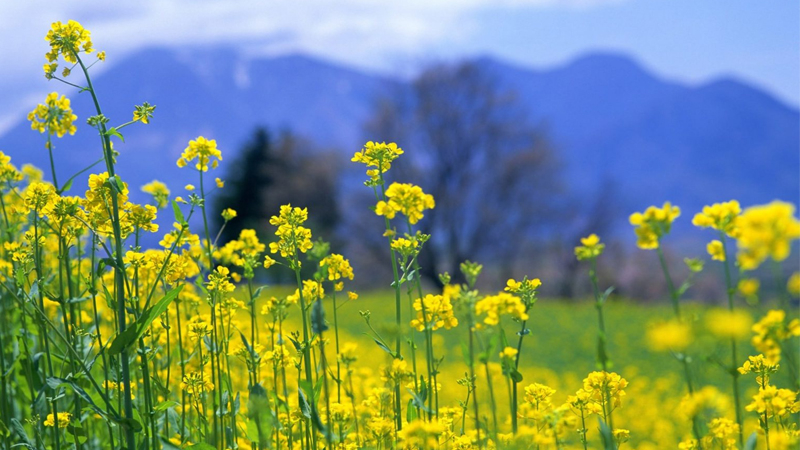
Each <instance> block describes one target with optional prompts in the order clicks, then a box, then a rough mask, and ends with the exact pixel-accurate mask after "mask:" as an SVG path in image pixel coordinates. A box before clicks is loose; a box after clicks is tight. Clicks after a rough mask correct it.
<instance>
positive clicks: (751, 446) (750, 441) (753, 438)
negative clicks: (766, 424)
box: [742, 431, 758, 450]
mask: <svg viewBox="0 0 800 450" xmlns="http://www.w3.org/2000/svg"><path fill="white" fill-rule="evenodd" d="M757 442H758V436H757V435H756V433H755V431H754V432H753V433H752V434H751V435H750V437H748V438H747V441H745V443H744V447H742V449H743V450H755V448H756V443H757Z"/></svg>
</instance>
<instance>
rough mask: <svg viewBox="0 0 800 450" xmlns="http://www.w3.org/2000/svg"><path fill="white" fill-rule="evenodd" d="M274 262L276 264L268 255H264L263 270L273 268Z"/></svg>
mask: <svg viewBox="0 0 800 450" xmlns="http://www.w3.org/2000/svg"><path fill="white" fill-rule="evenodd" d="M276 262H277V261H275V260H274V259H272V258H270V256H269V255H264V268H265V269H269V268H270V267H272V266H273V265H274V264H275V263H276Z"/></svg>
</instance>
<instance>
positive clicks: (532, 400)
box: [525, 383, 556, 411]
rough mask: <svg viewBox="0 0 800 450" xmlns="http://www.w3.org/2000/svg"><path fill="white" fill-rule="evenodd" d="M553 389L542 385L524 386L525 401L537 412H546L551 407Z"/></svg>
mask: <svg viewBox="0 0 800 450" xmlns="http://www.w3.org/2000/svg"><path fill="white" fill-rule="evenodd" d="M555 393H556V391H555V389H553V388H551V387H549V386H545V385H544V384H539V383H533V384H529V385H527V386H525V401H526V402H528V403H529V404H530V405H531V406H533V408H534V409H535V410H537V411H547V410H550V409H551V408H552V407H553V404H552V400H553V395H554V394H555Z"/></svg>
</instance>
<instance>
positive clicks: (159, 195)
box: [142, 180, 169, 208]
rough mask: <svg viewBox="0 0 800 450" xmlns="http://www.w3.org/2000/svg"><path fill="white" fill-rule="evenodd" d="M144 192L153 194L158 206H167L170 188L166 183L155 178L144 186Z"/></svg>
mask: <svg viewBox="0 0 800 450" xmlns="http://www.w3.org/2000/svg"><path fill="white" fill-rule="evenodd" d="M142 192H144V193H146V194H150V195H152V196H153V199H154V200H155V201H156V206H157V207H159V208H163V207H165V206H167V199H169V188H168V187H167V185H166V184H164V183H162V182H160V181H157V180H153V181H151V182H150V183H147V184H145V185H144V186H142Z"/></svg>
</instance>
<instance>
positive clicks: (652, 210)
mask: <svg viewBox="0 0 800 450" xmlns="http://www.w3.org/2000/svg"><path fill="white" fill-rule="evenodd" d="M680 215H681V210H680V208H678V207H677V206H672V204H671V203H670V202H665V203H664V206H662V207H661V208H658V207H655V206H650V207H649V208H647V209H646V210H645V211H644V212H642V213H638V212H637V213H633V214H631V216H630V217H629V219H628V221H629V222H630V224H631V225H633V226H634V227H636V228H635V229H634V231H635V232H636V238H637V239H636V245H637V246H639V248H642V249H646V250H649V249H656V248H658V247H659V243H660V241H661V238H662V237H664V236H665V235H667V234H669V232H670V229H671V228H672V222H674V221H675V219H677V218H678V217H679V216H680Z"/></svg>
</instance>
